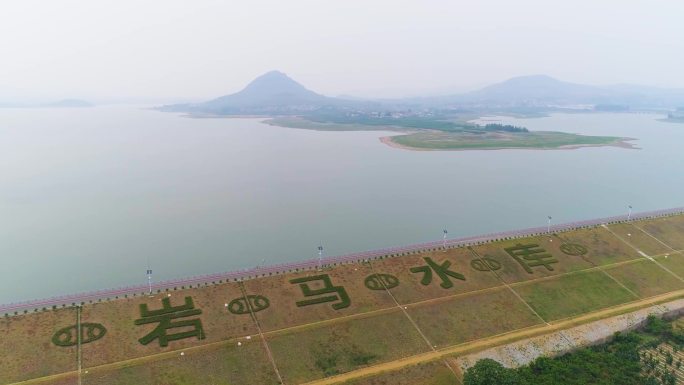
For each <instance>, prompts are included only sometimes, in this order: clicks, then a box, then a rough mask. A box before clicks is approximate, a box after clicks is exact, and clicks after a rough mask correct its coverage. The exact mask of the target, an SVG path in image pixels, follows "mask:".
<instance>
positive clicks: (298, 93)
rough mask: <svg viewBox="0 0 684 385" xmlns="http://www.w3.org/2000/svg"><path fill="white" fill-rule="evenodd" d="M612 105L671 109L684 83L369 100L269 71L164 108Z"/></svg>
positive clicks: (227, 111)
mask: <svg viewBox="0 0 684 385" xmlns="http://www.w3.org/2000/svg"><path fill="white" fill-rule="evenodd" d="M597 105H598V106H609V109H610V106H613V107H615V109H619V110H624V109H630V108H631V109H675V108H676V107H678V106H682V105H684V89H664V88H656V87H646V86H633V85H614V86H590V85H584V84H575V83H569V82H564V81H560V80H557V79H554V78H551V77H549V76H545V75H534V76H521V77H515V78H512V79H509V80H506V81H504V82H501V83H497V84H493V85H491V86H488V87H484V88H482V89H479V90H476V91H473V92H468V93H463V94H457V95H446V96H439V97H425V98H406V99H383V100H368V99H360V98H354V97H350V96H343V97H328V96H324V95H321V94H318V93H316V92H314V91H311V90H309V89H307V88H306V87H304V86H303V85H301V84H299V83H297V82H296V81H295V80H293V79H291V78H290V77H288V76H287V75H286V74H284V73H282V72H279V71H271V72H268V73H266V74H264V75H261V76H259V77H258V78H256V79H254V80H253V81H252V82H251V83H249V84H248V85H247V86H246V87H245V88H244V89H243V90H241V91H240V92H237V93H234V94H230V95H226V96H221V97H218V98H216V99H212V100H209V101H206V102H203V103H188V104H174V105H167V106H162V107H160V109H161V110H163V111H177V112H190V113H199V114H223V115H236V114H261V115H270V114H273V115H281V114H299V113H305V112H307V111H317V110H321V109H323V110H325V109H330V110H338V109H341V110H355V109H358V110H376V109H401V108H415V107H419V108H470V109H478V108H502V109H506V108H516V107H528V108H529V107H532V108H538V109H544V108H559V107H560V108H563V107H565V108H578V106H585V107H586V108H592V106H597Z"/></svg>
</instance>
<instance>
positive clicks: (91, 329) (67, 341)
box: [52, 322, 107, 347]
mask: <svg viewBox="0 0 684 385" xmlns="http://www.w3.org/2000/svg"><path fill="white" fill-rule="evenodd" d="M105 334H107V329H106V328H105V327H104V326H102V324H98V323H90V322H84V323H82V324H81V344H87V343H89V342H93V341H97V340H99V339H100V338H102V337H104V335H105ZM52 343H53V344H55V345H57V346H64V347H68V346H74V345H77V344H78V325H72V326H67V327H65V328H63V329H59V330H58V331H57V333H55V335H54V336H52Z"/></svg>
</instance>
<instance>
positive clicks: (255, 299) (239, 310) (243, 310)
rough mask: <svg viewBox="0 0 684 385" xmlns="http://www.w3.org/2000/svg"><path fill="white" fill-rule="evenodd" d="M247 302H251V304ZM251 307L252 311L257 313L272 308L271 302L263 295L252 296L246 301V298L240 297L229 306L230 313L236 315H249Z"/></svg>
mask: <svg viewBox="0 0 684 385" xmlns="http://www.w3.org/2000/svg"><path fill="white" fill-rule="evenodd" d="M247 301H249V303H248V302H247ZM250 306H251V308H252V311H253V312H254V313H256V312H259V311H262V310H264V309H266V308H268V307H269V306H271V301H269V300H268V298H266V297H264V296H263V295H251V294H250V295H248V296H247V298H246V299H245V297H239V298H235V299H234V300H232V301H230V303H229V304H228V311H229V312H231V313H233V314H236V315H241V314H249V312H250V310H249V309H250Z"/></svg>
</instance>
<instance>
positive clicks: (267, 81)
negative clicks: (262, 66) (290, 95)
mask: <svg viewBox="0 0 684 385" xmlns="http://www.w3.org/2000/svg"><path fill="white" fill-rule="evenodd" d="M240 92H241V93H242V92H245V93H251V92H259V93H269V94H274V93H283V92H295V93H296V92H311V93H313V92H312V91H309V90H307V89H306V87H304V86H303V85H301V84H299V83H297V82H296V81H295V80H293V79H292V78H291V77H289V76H287V75H286V74H285V73H283V72H280V71H269V72H266V73H265V74H263V75H261V76H259V77H257V78H256V79H254V80H252V81H251V82H250V83H249V84H247V86H246V87H245V88H244V89H243V90H242V91H240Z"/></svg>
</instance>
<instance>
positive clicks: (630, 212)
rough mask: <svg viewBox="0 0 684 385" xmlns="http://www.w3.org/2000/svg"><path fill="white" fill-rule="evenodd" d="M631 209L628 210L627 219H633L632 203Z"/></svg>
mask: <svg viewBox="0 0 684 385" xmlns="http://www.w3.org/2000/svg"><path fill="white" fill-rule="evenodd" d="M628 207H629V211H628V212H627V220H628V221H630V220H632V205H629V206H628Z"/></svg>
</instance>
